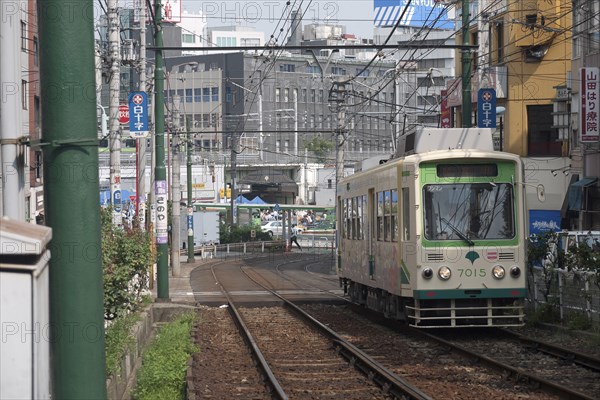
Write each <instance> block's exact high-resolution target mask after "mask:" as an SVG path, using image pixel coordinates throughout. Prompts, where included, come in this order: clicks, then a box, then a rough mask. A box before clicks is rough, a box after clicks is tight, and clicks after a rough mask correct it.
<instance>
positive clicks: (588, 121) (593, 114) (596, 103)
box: [579, 67, 600, 143]
mask: <svg viewBox="0 0 600 400" xmlns="http://www.w3.org/2000/svg"><path fill="white" fill-rule="evenodd" d="M598 70H599V68H597V67H587V68H581V87H580V91H579V93H580V95H581V113H580V116H579V120H580V122H579V125H580V126H579V132H580V134H579V140H580V141H581V142H584V143H590V142H597V141H598V140H599V139H600V125H599V123H600V116H599V114H598V112H599V111H600V79H599V78H598Z"/></svg>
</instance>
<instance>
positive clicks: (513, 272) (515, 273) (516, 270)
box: [510, 265, 521, 278]
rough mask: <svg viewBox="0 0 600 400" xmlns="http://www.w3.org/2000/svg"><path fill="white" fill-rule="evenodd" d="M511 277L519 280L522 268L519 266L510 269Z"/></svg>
mask: <svg viewBox="0 0 600 400" xmlns="http://www.w3.org/2000/svg"><path fill="white" fill-rule="evenodd" d="M510 276H512V277H513V278H518V277H519V276H521V268H519V267H518V266H517V265H513V266H512V267H510Z"/></svg>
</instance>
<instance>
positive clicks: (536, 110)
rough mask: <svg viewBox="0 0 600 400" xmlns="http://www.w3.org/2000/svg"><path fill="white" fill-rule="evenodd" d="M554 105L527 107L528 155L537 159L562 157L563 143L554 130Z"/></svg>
mask: <svg viewBox="0 0 600 400" xmlns="http://www.w3.org/2000/svg"><path fill="white" fill-rule="evenodd" d="M552 111H553V105H552V104H547V105H541V106H536V105H531V106H527V155H528V156H530V157H531V156H536V157H560V156H561V155H562V141H559V140H558V131H557V130H556V129H552V120H553V119H552Z"/></svg>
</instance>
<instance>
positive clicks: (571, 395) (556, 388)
mask: <svg viewBox="0 0 600 400" xmlns="http://www.w3.org/2000/svg"><path fill="white" fill-rule="evenodd" d="M411 331H412V332H413V333H418V334H420V335H423V336H426V337H428V338H430V339H431V340H434V341H436V342H438V343H441V344H443V345H445V346H448V347H449V348H450V349H452V350H457V351H458V352H460V353H462V354H465V355H467V356H470V357H472V358H475V359H477V360H480V361H483V362H484V363H486V364H487V365H489V366H491V367H493V368H496V369H501V370H504V371H508V372H510V373H511V374H512V375H514V376H518V377H524V378H527V380H528V381H530V382H535V383H536V384H538V385H539V387H540V388H541V389H543V390H546V391H548V392H550V393H554V394H556V395H558V396H559V397H561V398H567V399H581V400H595V399H596V398H595V397H589V396H587V395H586V394H584V393H580V392H577V391H575V390H571V389H569V388H566V387H564V386H561V385H557V384H556V383H554V382H551V381H549V380H547V379H544V378H541V377H539V376H537V375H534V374H530V373H528V372H527V371H523V370H520V369H518V368H515V367H512V366H510V365H508V364H505V363H503V362H500V361H497V360H494V359H493V358H490V357H487V356H484V355H482V354H479V353H476V352H474V351H471V350H469V349H467V348H465V347H463V346H460V345H458V344H455V343H452V342H450V341H448V340H445V339H442V338H441V337H439V336H436V335H434V334H432V333H428V332H424V331H421V330H417V329H412V330H411Z"/></svg>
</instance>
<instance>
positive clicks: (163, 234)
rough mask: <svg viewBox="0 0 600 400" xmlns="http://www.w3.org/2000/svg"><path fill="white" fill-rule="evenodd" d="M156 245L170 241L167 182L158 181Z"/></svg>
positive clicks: (156, 188) (156, 184)
mask: <svg viewBox="0 0 600 400" xmlns="http://www.w3.org/2000/svg"><path fill="white" fill-rule="evenodd" d="M155 193H156V244H167V243H168V239H169V233H168V228H169V225H168V219H167V181H156V183H155Z"/></svg>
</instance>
